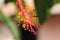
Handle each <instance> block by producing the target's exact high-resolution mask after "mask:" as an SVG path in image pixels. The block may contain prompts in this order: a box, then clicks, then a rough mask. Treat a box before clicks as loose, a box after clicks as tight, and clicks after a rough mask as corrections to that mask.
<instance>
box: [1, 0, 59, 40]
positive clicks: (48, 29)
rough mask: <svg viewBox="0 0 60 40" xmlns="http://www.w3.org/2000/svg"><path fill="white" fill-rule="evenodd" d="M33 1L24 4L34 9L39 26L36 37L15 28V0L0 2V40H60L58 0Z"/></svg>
mask: <svg viewBox="0 0 60 40" xmlns="http://www.w3.org/2000/svg"><path fill="white" fill-rule="evenodd" d="M33 1H34V2H32V0H30V1H28V0H26V4H27V5H30V6H31V5H32V6H33V7H35V8H36V11H37V15H38V17H39V20H40V25H41V28H40V29H38V30H37V35H33V33H31V32H29V31H25V30H24V29H23V28H22V27H21V25H20V26H19V27H17V19H16V15H17V7H16V0H0V40H60V0H33ZM30 2H31V3H30ZM34 4H35V6H34Z"/></svg>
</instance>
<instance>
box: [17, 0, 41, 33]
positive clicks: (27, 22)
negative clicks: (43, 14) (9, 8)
mask: <svg viewBox="0 0 60 40" xmlns="http://www.w3.org/2000/svg"><path fill="white" fill-rule="evenodd" d="M17 6H18V9H19V11H21V13H20V12H18V18H19V21H20V22H21V19H22V27H23V28H24V30H28V31H30V32H32V33H34V34H36V31H35V30H34V28H39V27H40V25H39V23H38V24H36V23H35V22H38V21H39V19H38V18H37V17H36V16H37V14H36V13H35V10H34V9H33V8H31V7H29V6H28V7H23V5H22V0H17ZM33 21H34V22H33ZM20 22H19V23H20ZM33 27H34V28H33Z"/></svg>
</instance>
